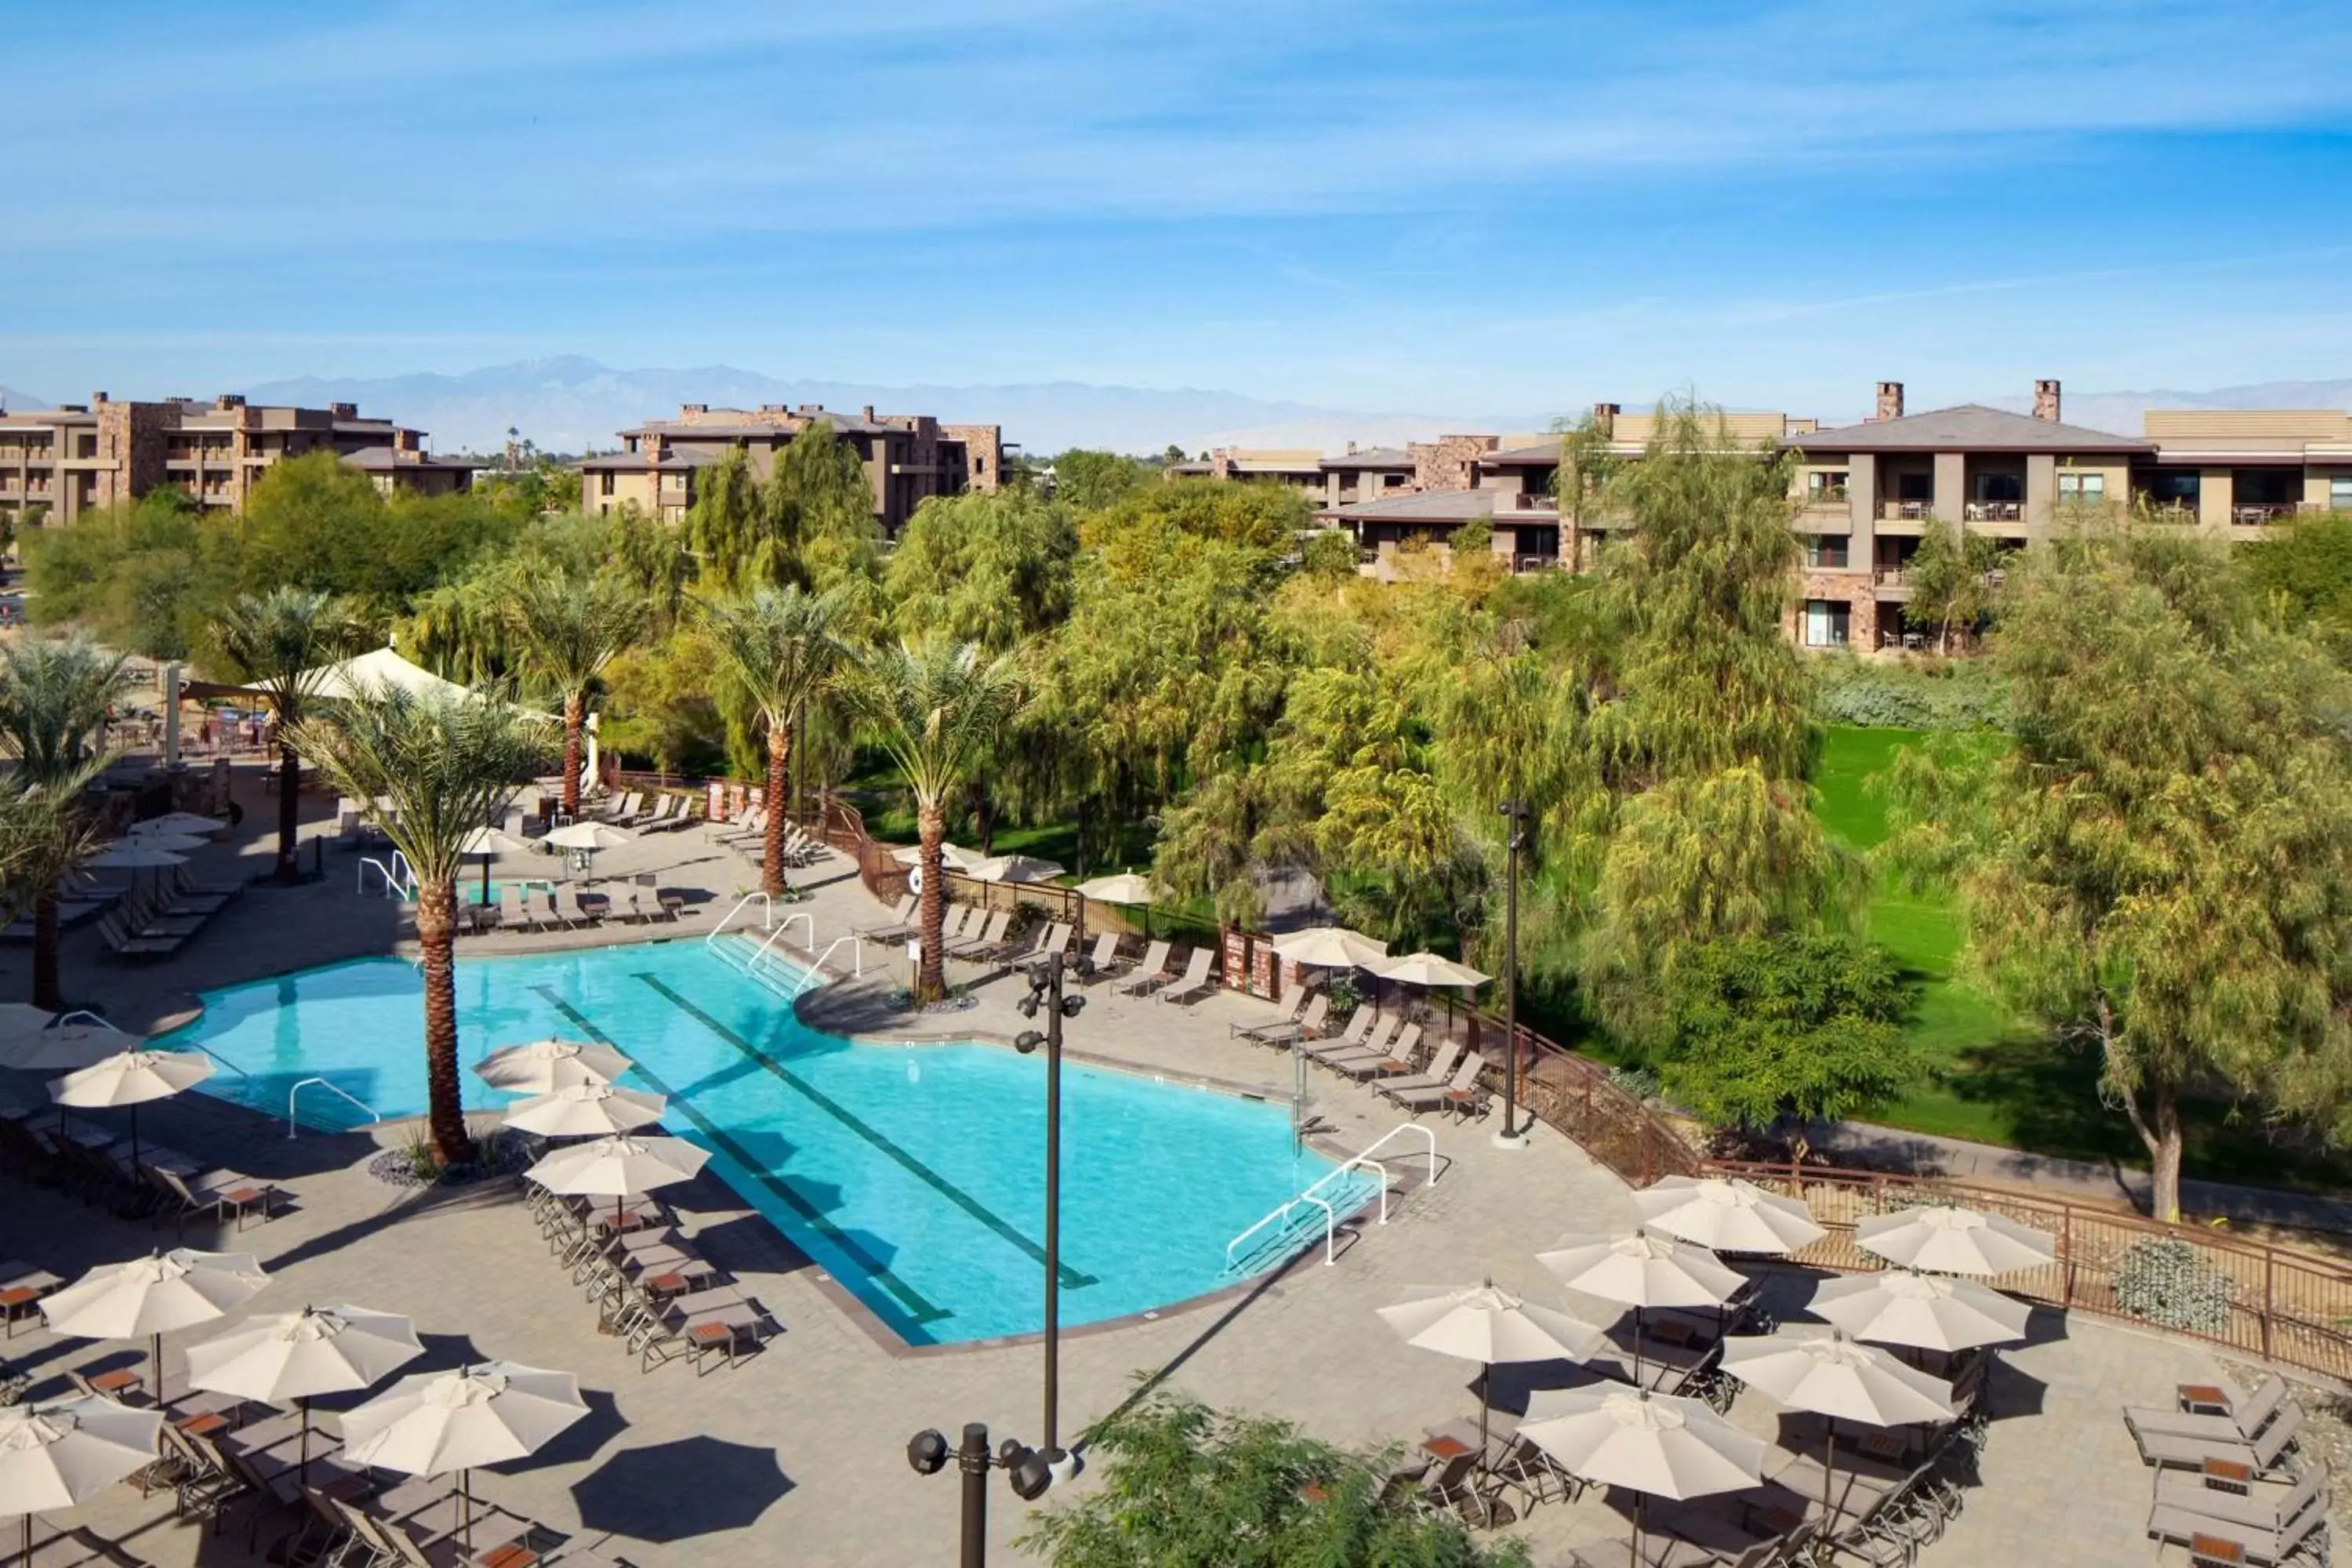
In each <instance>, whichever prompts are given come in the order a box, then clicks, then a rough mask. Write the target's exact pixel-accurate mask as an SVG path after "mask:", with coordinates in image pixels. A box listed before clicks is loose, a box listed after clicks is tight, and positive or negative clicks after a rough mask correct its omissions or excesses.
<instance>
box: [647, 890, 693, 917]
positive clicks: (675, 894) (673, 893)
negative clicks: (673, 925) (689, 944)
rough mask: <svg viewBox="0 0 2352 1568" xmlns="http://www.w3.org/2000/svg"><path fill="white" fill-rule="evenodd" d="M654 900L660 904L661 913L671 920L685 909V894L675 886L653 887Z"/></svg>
mask: <svg viewBox="0 0 2352 1568" xmlns="http://www.w3.org/2000/svg"><path fill="white" fill-rule="evenodd" d="M654 901H655V902H656V903H657V904H659V905H660V906H661V911H662V913H664V914H665V915H667V916H668V917H669V918H670V919H671V920H673V921H675V920H677V918H678V916H679V915H681V914H683V913H685V911H686V895H685V894H684V893H682V892H680V891H678V889H676V888H656V889H654Z"/></svg>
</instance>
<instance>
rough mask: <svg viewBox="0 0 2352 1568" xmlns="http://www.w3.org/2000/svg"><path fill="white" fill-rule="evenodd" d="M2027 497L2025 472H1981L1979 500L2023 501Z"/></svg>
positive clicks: (1978, 483)
mask: <svg viewBox="0 0 2352 1568" xmlns="http://www.w3.org/2000/svg"><path fill="white" fill-rule="evenodd" d="M2024 499H2025V476H2024V475H2023V474H1979V475H1978V476H1977V500H1980V501H2021V500H2024Z"/></svg>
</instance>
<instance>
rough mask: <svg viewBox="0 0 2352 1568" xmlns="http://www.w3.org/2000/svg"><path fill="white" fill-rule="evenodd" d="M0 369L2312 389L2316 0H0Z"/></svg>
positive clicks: (1762, 392) (1371, 392) (2343, 48)
mask: <svg viewBox="0 0 2352 1568" xmlns="http://www.w3.org/2000/svg"><path fill="white" fill-rule="evenodd" d="M7 28H8V33H7V36H8V37H9V41H10V44H11V49H10V52H11V54H12V56H14V57H15V58H17V59H19V60H21V61H39V62H42V63H43V67H44V68H42V69H40V70H37V71H18V72H14V73H12V76H11V87H10V100H9V104H8V111H9V112H8V118H9V121H10V123H11V125H12V127H13V128H14V129H13V134H12V136H11V138H10V142H9V154H8V157H7V163H8V166H9V168H10V170H11V177H10V179H9V180H8V182H7V187H8V190H9V197H8V203H7V207H6V218H5V222H0V283H5V296H0V297H5V300H7V305H6V308H5V310H0V384H9V385H15V386H18V387H23V388H26V389H28V390H33V391H37V392H42V393H47V394H49V395H57V396H73V395H79V394H81V393H83V392H86V391H88V390H89V389H90V388H92V387H96V386H101V385H103V386H108V387H110V389H112V390H115V391H116V392H118V393H120V394H123V395H140V394H156V393H162V392H168V391H188V392H197V393H202V392H205V391H208V390H211V389H213V388H215V387H220V386H234V385H240V384H247V383H249V382H254V381H260V380H265V379H269V378H274V377H278V376H283V375H292V374H305V373H317V374H347V375H372V374H394V373H397V372H403V371H412V370H444V371H456V370H463V369H467V368H471V367H473V366H477V365H480V364H486V363H498V362H501V361H506V360H513V359H520V358H527V357H534V356H538V355H542V354H552V353H585V354H590V355H593V356H595V357H597V358H599V359H602V360H604V361H605V362H607V363H612V364H615V365H627V366H635V365H681V364H698V363H731V364H737V365H741V366H744V367H746V368H750V369H755V370H761V371H764V372H767V373H769V374H777V375H783V376H811V377H826V378H836V379H847V380H860V381H868V382H884V383H910V382H933V383H954V384H968V383H990V382H1011V381H1036V380H1053V379H1070V380H1083V381H1097V382H1117V383H1124V384H1135V385H1153V386H1176V385H1192V386H1213V387H1223V388H1231V389H1234V390H1238V391H1244V392H1249V393H1254V394H1257V395H1265V396H1276V397H1295V398H1299V399H1302V400H1306V401H1310V402H1316V403H1322V404H1328V405H1339V406H1343V407H1355V408H1366V409H1398V410H1417V411H1438V410H1444V411H1460V412H1485V411H1511V412H1519V411H1530V410H1557V409H1563V408H1569V407H1573V406H1576V405H1579V404H1580V403H1583V402H1588V401H1590V400H1591V399H1592V398H1594V397H1596V396H1612V397H1615V398H1617V399H1619V400H1621V401H1624V402H1628V403H1636V402H1641V401H1645V400H1647V399H1649V398H1651V397H1654V396H1655V395H1657V394H1658V393H1659V392H1660V391H1662V390H1664V389H1667V388H1671V387H1678V386H1696V388H1697V389H1698V390H1699V391H1701V392H1702V393H1703V394H1705V395H1708V396H1710V397H1712V398H1714V399H1716V400H1717V401H1721V402H1725V403H1729V404H1733V405H1748V406H1786V407H1790V408H1791V409H1795V410H1798V411H1801V412H1820V413H1822V414H1842V413H1853V412H1859V411H1860V410H1861V409H1862V407H1863V405H1864V401H1865V399H1866V396H1867V390H1868V386H1869V384H1870V383H1871V382H1872V381H1874V380H1875V379H1878V378H1880V377H1882V376H1884V377H1893V378H1899V379H1903V380H1905V381H1906V382H1908V383H1909V384H1910V385H1911V387H1912V389H1913V391H1912V396H1913V406H1915V407H1918V406H1926V405H1929V404H1931V403H1933V402H1937V401H1949V400H1953V399H1957V398H1959V397H1963V396H1972V395H1993V394H2001V393H2011V394H2015V393H2022V392H2023V391H2024V390H2025V389H2026V387H2027V385H2028V384H2029V383H2030V382H2031V380H2032V377H2033V376H2035V375H2037V374H2055V375H2060V376H2062V377H2063V378H2064V379H2065V381H2066V383H2067V385H2068V387H2069V388H2070V390H2071V389H2074V388H2080V389H2082V390H2084V391H2090V390H2116V389H2123V388H2147V387H2156V386H2166V387H2176V388H2189V389H2201V388H2207V387H2212V386H2217V385H2221V384H2230V383H2233V382H2245V381H2259V380H2270V379H2277V378H2287V377H2324V376H2340V375H2352V293H2347V288H2346V280H2347V278H2352V200H2347V195H2352V8H2347V7H2346V6H2345V5H2343V4H2342V3H2341V0H2226V3H2224V4H2220V5H2216V4H2213V3H2212V0H2200V3H2199V4H2194V5H2190V4H2176V3H2174V0H2139V3H2125V0H2041V3H2039V4H2008V3H2001V4H1990V3H1988V4H1968V3H1962V0H1899V3H1895V4H1888V3H1886V0H1794V3H1776V0H1745V3H1737V4H1734V3H1724V4H1715V3H1701V0H1652V3H1651V4H1648V5H1625V4H1623V3H1622V0H1611V3H1609V4H1605V5H1585V4H1581V3H1569V0H1563V3H1556V4H1550V5H1507V4H1492V5H1484V4H1454V5H1429V4H1427V3H1426V0H1420V3H1417V4H1411V5H1406V4H1397V5H1387V4H1366V5H1297V4H1286V3H1284V0H1255V3H1254V4H1251V5H1244V6H1227V7H1207V6H1202V5H1194V4H1185V5H1166V4H1160V3H1159V0H1118V3H1117V4H1109V5H1083V4H1073V3H1058V0H1010V3H1006V4H998V5H986V4H982V5H974V4H971V3H970V0H961V3H958V4H945V3H935V0H886V3H883V4H877V5H839V4H832V5H809V4H801V3H797V0H795V3H792V4H784V3H772V4H766V5H737V4H729V3H726V0H698V3H697V4H695V5H691V6H682V7H673V6H667V5H644V6H621V5H596V4H589V3H585V0H567V3H565V4H562V5H533V4H522V3H513V0H499V3H497V4H491V5H481V4H472V5H449V4H438V3H418V4H379V5H341V6H321V5H315V4H309V3H302V4H286V5H276V4H255V3H244V4H236V5H224V6H205V5H185V4H182V3H174V4H171V5H149V4H144V3H137V4H131V3H120V4H114V5H104V6H81V5H56V6H39V7H34V6H18V7H11V8H10V13H9V16H8V18H7Z"/></svg>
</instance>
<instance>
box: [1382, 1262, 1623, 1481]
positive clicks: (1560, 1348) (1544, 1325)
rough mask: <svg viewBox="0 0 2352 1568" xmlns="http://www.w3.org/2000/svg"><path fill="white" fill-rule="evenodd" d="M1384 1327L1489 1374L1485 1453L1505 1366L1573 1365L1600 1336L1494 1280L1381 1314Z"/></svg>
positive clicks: (1481, 1398)
mask: <svg viewBox="0 0 2352 1568" xmlns="http://www.w3.org/2000/svg"><path fill="white" fill-rule="evenodd" d="M1380 1314H1381V1321H1382V1322H1385V1323H1386V1324H1388V1326H1389V1327H1390V1328H1391V1329H1394V1330H1395V1331H1397V1332H1398V1333H1400V1334H1402V1336H1404V1342H1405V1343H1407V1344H1409V1345H1412V1346H1413V1347H1414V1348H1415V1349H1417V1350H1425V1351H1435V1352H1437V1353H1438V1354H1440V1355H1450V1356H1457V1357H1459V1358H1460V1359H1462V1360H1464V1361H1475V1362H1476V1363H1479V1365H1481V1366H1483V1367H1486V1368H1487V1369H1488V1375H1486V1376H1482V1377H1480V1378H1479V1380H1478V1447H1479V1451H1480V1452H1481V1453H1483V1452H1485V1451H1486V1411H1487V1405H1488V1400H1487V1389H1486V1384H1488V1383H1489V1382H1490V1381H1491V1380H1492V1369H1493V1368H1494V1367H1496V1365H1498V1364H1500V1363H1505V1362H1523V1361H1559V1360H1562V1359H1566V1360H1570V1361H1574V1360H1577V1359H1578V1358H1580V1357H1582V1356H1585V1355H1589V1354H1591V1352H1592V1349H1593V1347H1594V1346H1596V1345H1598V1344H1599V1343H1600V1342H1601V1331H1600V1330H1599V1329H1596V1328H1594V1327H1593V1326H1592V1325H1591V1323H1588V1322H1586V1321H1583V1320H1582V1319H1580V1318H1576V1317H1572V1316H1570V1314H1568V1313H1566V1312H1563V1311H1561V1310H1559V1308H1557V1307H1545V1306H1539V1305H1538V1304H1537V1303H1535V1302H1533V1301H1527V1300H1521V1299H1520V1298H1518V1297H1517V1296H1514V1295H1512V1294H1511V1293H1510V1292H1509V1291H1507V1290H1504V1289H1498V1288H1497V1287H1496V1284H1495V1282H1494V1281H1493V1280H1492V1279H1488V1280H1486V1282H1485V1283H1483V1284H1479V1285H1472V1286H1466V1287H1461V1288H1457V1289H1434V1290H1430V1291H1428V1292H1427V1293H1425V1294H1423V1295H1420V1296H1417V1297H1414V1298H1413V1299H1412V1300H1404V1301H1400V1302H1398V1303H1397V1304H1396V1305H1395V1306H1393V1307H1382V1308H1381V1309H1380Z"/></svg>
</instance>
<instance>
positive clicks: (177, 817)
mask: <svg viewBox="0 0 2352 1568" xmlns="http://www.w3.org/2000/svg"><path fill="white" fill-rule="evenodd" d="M227 829H228V824H227V823H226V821H223V820H221V819H220V818H218V817H212V816H197V815H196V814H195V813H194V812H192V811H175V812H173V813H172V814H171V815H170V816H151V817H149V818H148V819H147V820H146V821H144V822H134V823H132V824H131V826H130V827H128V828H127V829H125V831H126V832H128V833H129V834H131V837H136V838H143V837H147V836H149V835H151V834H157V833H168V834H171V835H173V836H174V837H193V838H198V839H203V838H209V837H212V836H213V835H214V834H215V833H223V832H226V831H227Z"/></svg>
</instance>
